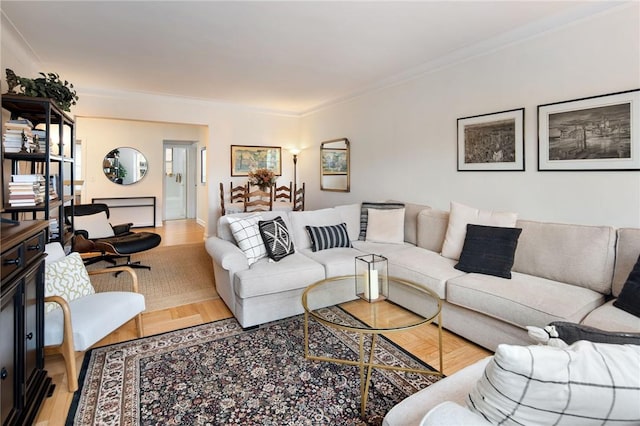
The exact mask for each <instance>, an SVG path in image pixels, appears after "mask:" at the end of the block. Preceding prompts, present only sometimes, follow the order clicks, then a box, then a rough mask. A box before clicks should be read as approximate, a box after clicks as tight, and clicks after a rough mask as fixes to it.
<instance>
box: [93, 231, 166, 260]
mask: <svg viewBox="0 0 640 426" xmlns="http://www.w3.org/2000/svg"><path fill="white" fill-rule="evenodd" d="M161 241H162V238H161V237H160V235H159V234H156V233H153V232H132V233H130V234H127V235H123V236H119V237H112V238H102V239H99V240H95V243H96V245H97V246H100V245H106V246H108V247H110V248H111V250H107V251H110V252H112V253H116V254H120V255H123V256H128V255H130V254H134V253H140V252H141V251H145V250H150V249H152V248H154V247H157V246H158V245H160V242H161Z"/></svg>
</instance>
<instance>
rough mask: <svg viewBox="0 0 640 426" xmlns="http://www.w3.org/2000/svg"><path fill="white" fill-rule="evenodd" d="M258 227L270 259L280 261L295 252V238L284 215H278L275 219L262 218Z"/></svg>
mask: <svg viewBox="0 0 640 426" xmlns="http://www.w3.org/2000/svg"><path fill="white" fill-rule="evenodd" d="M258 228H259V229H260V235H262V241H263V242H264V246H265V249H266V250H267V256H269V259H272V260H275V261H276V262H278V261H279V260H280V259H283V258H285V257H287V256H289V255H290V254H293V253H295V249H294V247H293V238H292V236H291V234H290V233H289V230H288V229H287V225H286V224H285V223H284V220H282V217H280V216H278V217H276V218H275V219H273V220H261V221H259V222H258Z"/></svg>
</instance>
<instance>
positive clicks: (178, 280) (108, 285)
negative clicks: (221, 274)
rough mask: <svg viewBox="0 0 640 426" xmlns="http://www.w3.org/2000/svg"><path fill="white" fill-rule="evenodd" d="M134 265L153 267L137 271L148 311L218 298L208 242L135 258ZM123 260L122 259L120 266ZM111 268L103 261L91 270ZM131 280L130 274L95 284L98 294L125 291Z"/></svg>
mask: <svg viewBox="0 0 640 426" xmlns="http://www.w3.org/2000/svg"><path fill="white" fill-rule="evenodd" d="M131 261H132V262H137V261H140V263H142V264H143V265H148V266H151V269H150V270H147V269H136V270H135V271H136V274H138V284H139V288H140V293H142V294H144V297H145V303H146V305H147V309H146V312H151V311H157V310H159V309H166V308H171V307H174V306H181V305H187V304H189V303H195V302H201V301H203V300H207V299H216V298H218V297H219V296H218V293H217V292H216V289H215V280H214V277H213V263H212V261H211V257H210V256H209V254H208V253H207V250H206V249H205V248H204V243H196V244H183V245H177V246H160V247H156V248H154V249H151V250H147V251H145V252H142V253H136V254H134V255H132V256H131ZM121 263H123V260H118V264H121ZM107 266H109V264H108V263H106V262H99V263H95V264H93V265H90V266H88V268H87V269H90V270H91V269H100V268H106V267H107ZM123 280H129V277H128V276H127V274H120V275H118V276H117V277H114V275H113V274H100V275H93V276H91V283H92V284H93V285H94V287H95V288H96V290H98V291H114V290H121V289H122V288H123V285H126V284H128V283H129V281H127V282H126V283H125V284H123V283H122V282H121V281H123Z"/></svg>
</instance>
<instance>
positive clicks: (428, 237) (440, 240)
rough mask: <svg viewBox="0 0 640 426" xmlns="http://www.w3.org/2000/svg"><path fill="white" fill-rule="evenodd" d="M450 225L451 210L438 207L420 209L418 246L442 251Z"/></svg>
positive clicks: (438, 251)
mask: <svg viewBox="0 0 640 426" xmlns="http://www.w3.org/2000/svg"><path fill="white" fill-rule="evenodd" d="M405 220H406V219H405ZM448 225H449V212H447V211H444V210H438V209H425V210H422V211H420V213H418V218H417V238H416V244H417V246H418V247H422V248H424V249H427V250H431V251H434V252H436V253H440V252H441V251H442V244H444V236H445V235H446V233H447V226H448Z"/></svg>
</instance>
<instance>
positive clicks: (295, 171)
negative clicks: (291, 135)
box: [289, 149, 300, 188]
mask: <svg viewBox="0 0 640 426" xmlns="http://www.w3.org/2000/svg"><path fill="white" fill-rule="evenodd" d="M289 152H291V153H292V154H293V187H294V188H295V187H296V186H297V185H298V154H300V150H299V149H292V150H290V151H289Z"/></svg>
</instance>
